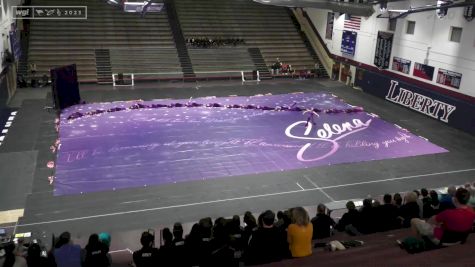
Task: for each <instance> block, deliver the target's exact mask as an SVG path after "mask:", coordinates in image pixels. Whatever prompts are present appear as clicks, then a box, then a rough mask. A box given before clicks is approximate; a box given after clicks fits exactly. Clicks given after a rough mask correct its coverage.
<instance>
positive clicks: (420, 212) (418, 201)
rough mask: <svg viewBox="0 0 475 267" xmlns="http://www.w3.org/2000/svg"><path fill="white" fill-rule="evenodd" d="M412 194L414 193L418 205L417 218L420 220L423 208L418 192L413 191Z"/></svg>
mask: <svg viewBox="0 0 475 267" xmlns="http://www.w3.org/2000/svg"><path fill="white" fill-rule="evenodd" d="M413 192H414V193H416V196H417V197H416V203H417V205H419V218H422V217H423V216H424V207H423V203H422V199H421V193H420V192H419V190H414V191H413Z"/></svg>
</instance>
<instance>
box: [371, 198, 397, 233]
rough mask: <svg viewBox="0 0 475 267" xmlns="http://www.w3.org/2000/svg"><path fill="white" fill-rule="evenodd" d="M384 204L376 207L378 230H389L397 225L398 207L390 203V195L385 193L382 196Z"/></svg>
mask: <svg viewBox="0 0 475 267" xmlns="http://www.w3.org/2000/svg"><path fill="white" fill-rule="evenodd" d="M383 201H384V204H383V205H382V206H379V207H378V208H376V219H377V221H378V223H377V228H378V231H389V230H393V229H396V228H398V227H399V224H400V223H399V220H398V219H397V216H398V208H397V207H396V206H395V205H394V204H392V196H391V195H390V194H386V195H384V197H383Z"/></svg>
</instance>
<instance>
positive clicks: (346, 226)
mask: <svg viewBox="0 0 475 267" xmlns="http://www.w3.org/2000/svg"><path fill="white" fill-rule="evenodd" d="M346 208H347V209H348V212H346V213H345V214H343V216H342V217H341V219H340V220H339V221H338V224H337V225H336V227H335V228H336V229H337V230H338V231H340V232H343V231H346V232H347V233H348V234H350V235H359V234H360V233H359V232H358V230H357V229H356V226H357V225H358V223H359V219H360V213H359V211H358V210H357V209H356V206H355V203H354V202H353V201H348V202H346Z"/></svg>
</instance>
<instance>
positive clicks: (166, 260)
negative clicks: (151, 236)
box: [158, 227, 175, 266]
mask: <svg viewBox="0 0 475 267" xmlns="http://www.w3.org/2000/svg"><path fill="white" fill-rule="evenodd" d="M162 240H163V244H162V245H161V246H160V249H158V253H159V254H158V258H159V261H160V263H161V264H162V265H165V266H168V265H172V263H174V260H175V259H174V255H173V252H174V246H173V234H172V232H171V231H170V229H169V228H168V227H165V228H163V229H162Z"/></svg>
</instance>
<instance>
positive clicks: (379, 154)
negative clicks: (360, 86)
mask: <svg viewBox="0 0 475 267" xmlns="http://www.w3.org/2000/svg"><path fill="white" fill-rule="evenodd" d="M192 101H193V103H200V104H210V103H220V104H225V105H241V106H245V105H252V106H253V107H256V108H254V109H253V108H249V109H245V108H226V107H176V106H175V107H172V108H143V107H142V108H140V109H127V110H122V111H120V110H119V109H118V108H127V107H131V106H132V105H134V104H137V103H139V104H141V105H145V106H147V105H149V106H150V105H152V104H155V105H158V104H167V105H168V104H171V103H183V104H186V103H190V100H188V99H187V100H155V101H129V102H112V103H97V104H86V105H78V106H74V107H71V108H68V109H65V110H64V111H63V113H62V115H61V120H60V142H61V146H60V150H59V152H58V158H57V162H56V180H55V189H56V190H55V195H68V194H77V193H81V192H84V193H86V192H94V191H108V190H114V189H121V188H131V187H143V186H144V185H147V186H149V185H158V184H166V183H173V182H182V181H190V180H202V179H210V178H220V177H230V176H238V175H246V174H258V173H264V172H274V171H285V170H292V169H300V168H306V167H316V166H321V165H331V164H338V163H348V162H361V161H369V160H380V159H390V158H400V157H408V156H417V155H425V154H434V153H443V152H447V150H445V149H443V148H441V147H438V146H436V145H434V144H432V143H430V142H428V141H427V140H425V139H423V138H420V137H418V136H416V135H413V134H411V133H410V132H408V131H406V130H404V129H402V128H400V127H398V126H396V125H394V124H391V123H387V122H385V121H383V120H381V119H379V118H378V117H376V116H374V115H373V114H368V113H366V112H364V111H363V112H351V113H346V112H340V113H326V112H319V113H317V114H318V115H313V119H312V120H311V122H310V123H307V120H308V119H309V118H310V114H311V113H310V112H307V113H305V114H304V112H302V111H275V110H263V109H262V107H263V106H266V107H272V108H275V107H304V108H312V109H318V110H322V111H328V110H340V111H341V110H348V109H351V108H353V106H351V105H349V104H347V103H345V102H344V101H342V100H341V99H339V98H337V97H335V96H333V95H332V94H328V93H309V94H286V95H269V96H268V95H265V96H255V97H224V98H197V99H193V100H192ZM114 108H115V109H117V110H116V111H115V112H112V111H110V112H104V113H102V114H95V113H90V114H93V115H85V116H83V117H80V118H75V119H71V114H77V113H83V114H85V113H86V112H88V111H89V112H91V111H94V110H113V109H114ZM312 121H313V123H312Z"/></svg>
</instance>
